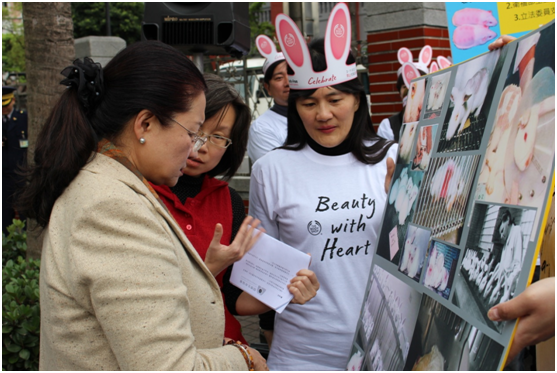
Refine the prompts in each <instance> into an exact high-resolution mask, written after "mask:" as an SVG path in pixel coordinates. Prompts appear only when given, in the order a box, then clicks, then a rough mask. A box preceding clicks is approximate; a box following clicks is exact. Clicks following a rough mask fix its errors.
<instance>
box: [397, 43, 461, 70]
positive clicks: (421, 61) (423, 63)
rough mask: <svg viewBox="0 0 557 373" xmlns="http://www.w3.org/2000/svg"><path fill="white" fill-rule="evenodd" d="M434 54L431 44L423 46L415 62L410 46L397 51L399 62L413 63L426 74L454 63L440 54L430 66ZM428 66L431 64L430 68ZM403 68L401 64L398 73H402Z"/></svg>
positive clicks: (402, 63)
mask: <svg viewBox="0 0 557 373" xmlns="http://www.w3.org/2000/svg"><path fill="white" fill-rule="evenodd" d="M432 56H433V50H432V48H431V47H430V46H429V45H426V46H424V47H423V48H422V50H421V51H420V55H419V57H418V62H413V60H412V58H413V57H412V52H411V51H410V49H408V48H405V47H402V48H400V49H399V50H398V52H397V58H398V62H400V64H401V65H404V64H405V63H411V64H413V65H414V66H415V67H416V68H417V69H418V70H420V71H422V72H424V73H426V74H427V73H432V72H435V71H437V70H439V69H444V68H447V67H449V66H451V65H452V64H451V61H450V60H449V59H448V58H445V57H443V56H439V57H437V62H435V61H433V62H432V63H431V66H429V63H430V62H431V59H432ZM428 66H429V68H428ZM402 70H403V68H402V66H401V67H400V68H399V69H398V71H397V75H400V74H401V73H402ZM418 76H419V75H418Z"/></svg>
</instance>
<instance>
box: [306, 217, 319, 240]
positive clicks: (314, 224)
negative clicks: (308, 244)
mask: <svg viewBox="0 0 557 373" xmlns="http://www.w3.org/2000/svg"><path fill="white" fill-rule="evenodd" d="M308 232H309V234H311V235H312V236H317V235H318V234H319V233H321V224H320V223H319V222H318V221H317V220H311V221H310V222H309V223H308Z"/></svg>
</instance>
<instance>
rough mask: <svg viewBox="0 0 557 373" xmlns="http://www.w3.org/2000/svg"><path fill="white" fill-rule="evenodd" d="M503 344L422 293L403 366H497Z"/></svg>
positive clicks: (453, 368)
mask: <svg viewBox="0 0 557 373" xmlns="http://www.w3.org/2000/svg"><path fill="white" fill-rule="evenodd" d="M502 353H503V346H501V345H500V344H499V343H497V342H495V341H494V340H492V339H491V338H489V337H488V336H486V335H485V334H484V333H482V332H481V331H480V330H479V329H477V328H476V327H474V326H472V325H471V324H469V323H468V322H466V321H465V320H463V319H462V318H461V317H459V316H458V315H457V314H455V313H454V312H452V311H451V310H449V309H448V308H446V307H445V306H443V305H442V304H441V303H439V302H437V301H435V300H434V299H433V298H431V297H429V296H427V295H425V294H424V295H423V296H422V303H421V306H420V312H419V314H418V319H417V323H416V327H415V329H414V335H413V337H412V343H411V345H410V350H409V352H408V357H407V359H406V364H405V366H404V370H435V371H450V370H453V371H454V370H464V371H472V370H492V371H493V370H496V369H497V368H498V365H499V360H500V358H501V354H502Z"/></svg>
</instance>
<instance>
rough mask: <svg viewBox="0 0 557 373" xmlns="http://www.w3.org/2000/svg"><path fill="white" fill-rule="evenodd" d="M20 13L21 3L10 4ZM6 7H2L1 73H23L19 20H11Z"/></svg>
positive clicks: (22, 44)
mask: <svg viewBox="0 0 557 373" xmlns="http://www.w3.org/2000/svg"><path fill="white" fill-rule="evenodd" d="M11 4H12V9H13V10H14V11H18V10H19V11H21V3H11ZM11 17H12V15H11V14H10V11H9V9H8V7H2V72H3V73H5V72H22V71H25V36H24V35H23V23H22V22H21V19H13V18H11Z"/></svg>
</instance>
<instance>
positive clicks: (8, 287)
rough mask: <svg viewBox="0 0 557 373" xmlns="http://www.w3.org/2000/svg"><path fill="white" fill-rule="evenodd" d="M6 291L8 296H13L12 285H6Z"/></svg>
mask: <svg viewBox="0 0 557 373" xmlns="http://www.w3.org/2000/svg"><path fill="white" fill-rule="evenodd" d="M6 291H7V292H8V293H10V294H13V293H14V292H15V289H14V287H13V285H12V284H8V285H6Z"/></svg>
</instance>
